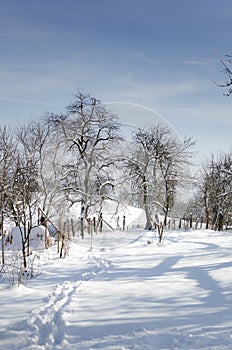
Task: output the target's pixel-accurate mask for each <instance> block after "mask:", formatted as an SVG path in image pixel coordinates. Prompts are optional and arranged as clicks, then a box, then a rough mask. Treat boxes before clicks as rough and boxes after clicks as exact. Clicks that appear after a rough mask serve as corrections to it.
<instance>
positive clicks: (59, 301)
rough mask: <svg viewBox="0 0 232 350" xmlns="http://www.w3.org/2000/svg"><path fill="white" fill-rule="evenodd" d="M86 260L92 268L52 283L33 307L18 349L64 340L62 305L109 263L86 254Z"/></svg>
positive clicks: (43, 346)
mask: <svg viewBox="0 0 232 350" xmlns="http://www.w3.org/2000/svg"><path fill="white" fill-rule="evenodd" d="M88 260H89V261H88V263H89V264H91V266H92V268H90V269H88V270H87V271H86V272H84V273H82V274H81V276H79V279H78V280H77V281H75V282H70V281H65V282H63V283H61V284H59V285H57V286H56V287H55V289H54V290H53V292H52V293H51V294H50V295H49V296H48V297H47V299H46V301H45V303H44V304H43V305H42V306H40V307H39V308H37V309H34V310H33V311H32V313H31V314H30V316H29V318H28V320H27V326H28V328H30V329H31V335H30V336H29V338H28V340H27V341H26V343H27V344H25V341H24V345H23V344H21V346H20V347H19V348H20V349H25V348H27V349H30V350H32V349H38V348H39V347H40V346H41V348H43V349H44V348H45V349H54V346H56V345H62V343H63V342H64V341H65V325H66V317H65V314H66V311H65V310H66V308H67V306H68V305H69V304H70V303H71V300H72V296H74V295H75V294H77V293H78V292H81V288H80V287H81V284H82V282H83V281H88V280H91V279H94V278H96V277H97V276H99V275H100V274H102V273H105V272H106V271H107V269H109V267H111V266H112V265H111V263H110V262H108V261H107V260H104V259H102V258H96V257H93V256H90V257H89V258H88Z"/></svg>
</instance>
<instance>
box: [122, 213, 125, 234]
mask: <svg viewBox="0 0 232 350" xmlns="http://www.w3.org/2000/svg"><path fill="white" fill-rule="evenodd" d="M125 225H126V217H125V215H123V222H122V230H123V231H125Z"/></svg>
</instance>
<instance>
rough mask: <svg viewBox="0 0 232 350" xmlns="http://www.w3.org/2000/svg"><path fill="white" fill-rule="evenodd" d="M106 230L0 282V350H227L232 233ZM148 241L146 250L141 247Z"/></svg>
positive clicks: (231, 337) (231, 324)
mask: <svg viewBox="0 0 232 350" xmlns="http://www.w3.org/2000/svg"><path fill="white" fill-rule="evenodd" d="M157 241H158V240H157V238H155V235H154V232H145V231H141V230H137V229H134V230H132V231H130V232H122V231H110V230H109V231H107V232H103V233H99V234H98V235H97V236H94V237H93V242H92V247H93V249H92V250H90V246H91V240H90V237H87V238H86V240H84V241H82V240H81V238H80V237H76V238H73V239H72V241H71V243H70V249H69V256H68V257H67V258H65V259H64V258H62V259H60V258H59V257H58V255H57V247H56V246H53V247H51V248H49V249H48V250H46V251H41V252H40V265H41V274H40V275H39V276H37V278H35V279H32V280H30V281H28V282H27V284H26V285H21V286H19V287H18V286H13V287H12V286H10V285H9V284H7V283H6V282H5V280H4V278H3V277H2V279H1V280H0V304H1V309H0V310H1V314H0V349H8V350H12V349H17V350H21V349H28V350H32V349H33V350H37V349H38V350H39V349H41V350H45V349H51V350H55V349H57V350H58V349H62V350H72V349H78V350H87V349H89V350H90V349H104V350H113V349H114V350H116V349H117V350H126V349H128V350H129V349H134V350H147V349H151V350H154V349H156V350H157V349H159V350H161V349H167V350H170V349H185V350H190V349H202V350H206V349H207V350H209V349H210V350H216V349H217V350H219V349H220V350H229V349H232V289H231V286H232V283H231V282H232V233H229V232H222V233H218V232H214V231H206V230H202V231H186V232H184V231H172V232H166V236H165V239H164V242H163V244H161V245H158V244H157ZM148 242H149V244H148Z"/></svg>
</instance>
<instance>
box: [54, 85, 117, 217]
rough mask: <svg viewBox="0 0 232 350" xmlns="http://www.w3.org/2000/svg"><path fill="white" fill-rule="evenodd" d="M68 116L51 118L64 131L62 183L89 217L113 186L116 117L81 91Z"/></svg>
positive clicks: (72, 199) (60, 130)
mask: <svg viewBox="0 0 232 350" xmlns="http://www.w3.org/2000/svg"><path fill="white" fill-rule="evenodd" d="M67 110H68V113H67V115H66V116H52V118H50V121H51V122H52V123H53V124H54V125H55V126H56V128H57V129H58V130H59V132H60V133H61V134H62V137H63V142H60V147H62V148H65V150H66V153H65V159H63V166H62V175H63V179H62V184H63V190H64V191H65V193H66V195H67V199H68V200H69V202H70V203H71V204H74V203H76V202H79V203H81V217H82V219H86V220H87V219H88V215H89V210H90V208H91V206H93V205H96V203H97V202H98V201H100V200H101V198H102V196H103V194H105V193H106V191H107V189H108V190H109V188H111V187H112V186H113V183H112V172H111V171H110V168H111V167H112V166H113V161H112V159H111V150H112V146H113V145H114V144H116V143H117V142H118V141H119V140H120V137H119V127H120V124H119V122H118V119H117V117H116V116H115V115H114V114H112V113H111V112H108V111H107V110H106V108H105V107H104V106H103V105H102V104H101V102H100V101H98V100H97V99H95V98H92V97H91V96H89V95H87V94H83V93H81V92H79V93H78V94H77V95H75V96H74V101H73V103H71V104H70V105H69V106H68V107H67Z"/></svg>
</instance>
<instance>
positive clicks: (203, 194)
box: [197, 152, 232, 231]
mask: <svg viewBox="0 0 232 350" xmlns="http://www.w3.org/2000/svg"><path fill="white" fill-rule="evenodd" d="M197 198H198V201H199V203H201V205H202V207H203V210H204V212H205V218H206V228H209V227H211V228H213V229H215V230H219V231H221V230H223V224H224V222H225V220H230V217H231V212H232V155H231V152H230V153H228V154H220V155H219V156H218V159H217V158H216V157H215V156H214V155H212V157H211V160H210V161H209V162H208V163H207V164H206V165H204V167H203V176H202V179H201V182H200V187H199V190H198V197H197Z"/></svg>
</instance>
